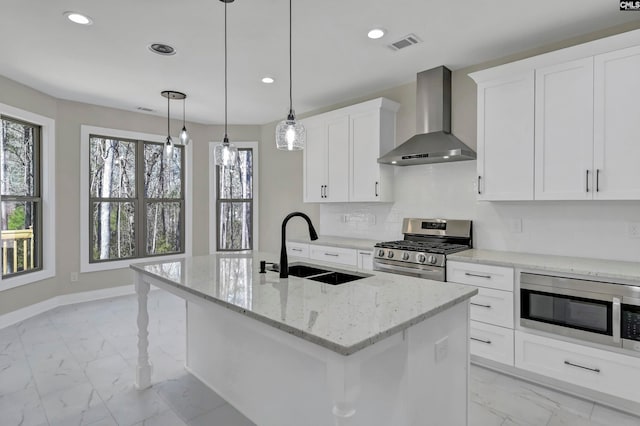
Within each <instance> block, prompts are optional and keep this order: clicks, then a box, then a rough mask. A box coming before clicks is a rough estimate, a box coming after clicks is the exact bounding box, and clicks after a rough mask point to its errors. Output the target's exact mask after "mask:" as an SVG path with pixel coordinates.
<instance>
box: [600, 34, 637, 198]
mask: <svg viewBox="0 0 640 426" xmlns="http://www.w3.org/2000/svg"><path fill="white" fill-rule="evenodd" d="M639 75H640V46H638V47H632V48H628V49H623V50H618V51H615V52H611V53H607V54H604V55H598V56H596V57H595V75H594V81H595V92H594V96H595V113H594V120H595V121H594V139H595V143H594V145H595V149H594V157H595V173H596V178H597V181H598V182H597V183H598V185H597V188H596V189H597V192H596V193H595V195H594V198H595V199H600V200H630V199H634V200H638V199H640V167H639V166H638V165H639V164H640V120H639V119H638V117H637V113H638V105H639V102H640V78H638V76H639Z"/></svg>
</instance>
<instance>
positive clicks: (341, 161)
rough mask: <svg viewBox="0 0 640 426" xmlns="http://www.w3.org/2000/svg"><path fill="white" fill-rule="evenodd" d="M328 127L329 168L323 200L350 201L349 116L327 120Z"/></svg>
mask: <svg viewBox="0 0 640 426" xmlns="http://www.w3.org/2000/svg"><path fill="white" fill-rule="evenodd" d="M326 129H327V143H328V148H329V149H328V156H329V158H328V165H329V169H328V175H327V187H326V189H325V197H324V199H323V201H324V202H328V201H330V202H345V201H349V116H348V115H344V116H341V117H336V118H334V119H331V120H329V121H327V124H326ZM312 161H316V160H312Z"/></svg>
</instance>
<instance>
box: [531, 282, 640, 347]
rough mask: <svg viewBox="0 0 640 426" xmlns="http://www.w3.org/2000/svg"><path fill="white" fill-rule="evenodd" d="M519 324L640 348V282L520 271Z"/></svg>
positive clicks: (584, 338)
mask: <svg viewBox="0 0 640 426" xmlns="http://www.w3.org/2000/svg"><path fill="white" fill-rule="evenodd" d="M520 325H521V326H522V327H528V328H533V329H537V330H542V331H546V332H549V333H555V334H559V335H562V336H566V337H571V338H575V339H581V340H587V341H590V342H595V343H601V344H605V345H610V346H618V347H621V348H626V349H631V350H635V351H639V352H640V286H632V285H624V284H615V283H607V282H601V281H591V280H583V279H575V278H564V277H557V276H550V275H541V274H531V273H525V272H522V273H521V274H520Z"/></svg>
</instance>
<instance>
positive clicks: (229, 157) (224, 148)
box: [213, 138, 238, 168]
mask: <svg viewBox="0 0 640 426" xmlns="http://www.w3.org/2000/svg"><path fill="white" fill-rule="evenodd" d="M213 158H214V161H215V164H216V166H223V167H232V168H233V167H235V166H236V164H237V163H238V148H236V146H235V145H234V144H232V143H229V139H227V138H225V141H224V142H223V143H221V144H219V145H216V146H215V148H214V150H213Z"/></svg>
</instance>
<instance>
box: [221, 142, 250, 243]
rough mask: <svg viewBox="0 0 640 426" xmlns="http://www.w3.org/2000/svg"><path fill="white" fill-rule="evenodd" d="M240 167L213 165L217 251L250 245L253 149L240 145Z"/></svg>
mask: <svg viewBox="0 0 640 426" xmlns="http://www.w3.org/2000/svg"><path fill="white" fill-rule="evenodd" d="M238 157H239V167H235V168H230V167H221V166H216V217H217V220H216V228H217V231H216V234H217V236H218V238H217V245H216V247H217V250H218V251H237V250H252V249H253V222H254V218H253V215H254V213H253V207H254V202H253V194H254V188H253V175H254V173H253V172H254V171H253V149H252V148H239V149H238Z"/></svg>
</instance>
